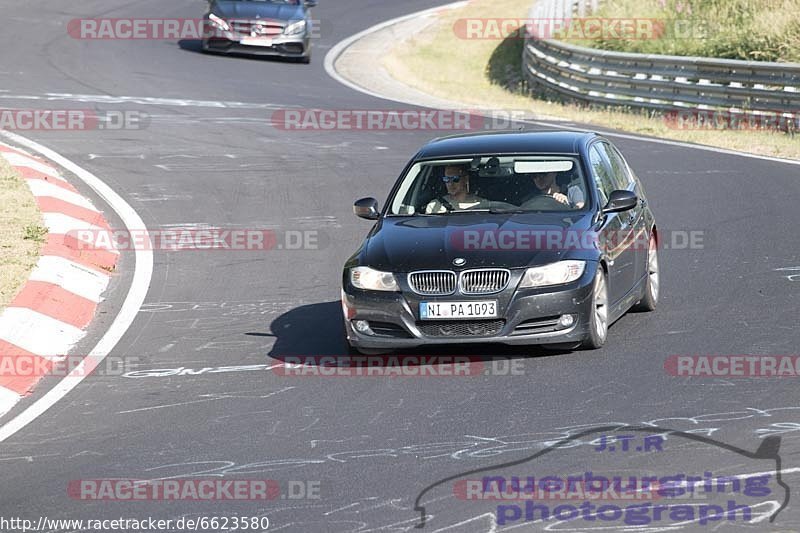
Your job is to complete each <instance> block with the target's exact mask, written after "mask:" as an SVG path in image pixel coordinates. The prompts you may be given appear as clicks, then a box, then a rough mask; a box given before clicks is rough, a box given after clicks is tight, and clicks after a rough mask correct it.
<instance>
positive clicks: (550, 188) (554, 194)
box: [523, 172, 585, 209]
mask: <svg viewBox="0 0 800 533" xmlns="http://www.w3.org/2000/svg"><path fill="white" fill-rule="evenodd" d="M557 174H558V173H557V172H539V173H536V174H534V175H533V183H534V185H536V190H535V191H534V193H533V194H532V195H531V196H530V197H528V198H527V199H526V200H525V202H523V204H524V203H526V202H529V201H531V200H533V199H534V198H536V197H538V196H549V197H550V198H552V199H553V200H555V201H556V202H558V203H560V204H564V205H567V206H570V207H575V208H577V209H580V208H581V207H583V205H584V203H585V199H584V197H583V191H581V190H580V188H579V187H570V188H569V190H568V191H567V194H564V193H562V192H561V188H560V187H559V186H558V184H557V183H556V175H557Z"/></svg>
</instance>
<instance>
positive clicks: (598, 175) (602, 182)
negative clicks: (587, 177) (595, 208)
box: [589, 144, 617, 205]
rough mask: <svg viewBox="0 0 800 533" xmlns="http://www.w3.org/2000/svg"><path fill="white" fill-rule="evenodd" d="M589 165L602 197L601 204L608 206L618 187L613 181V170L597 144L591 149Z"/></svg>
mask: <svg viewBox="0 0 800 533" xmlns="http://www.w3.org/2000/svg"><path fill="white" fill-rule="evenodd" d="M589 165H590V166H591V167H592V178H593V179H594V183H595V186H596V187H597V192H598V194H599V195H600V204H601V205H606V204H607V203H608V197H609V196H610V195H611V192H612V191H613V190H615V189H616V188H617V187H616V186H615V185H614V180H613V179H612V174H611V168H610V167H609V165H608V162H607V161H606V160H605V158H604V157H603V156H602V155H601V154H600V150H599V149H598V148H597V145H596V144H595V145H592V147H591V148H589Z"/></svg>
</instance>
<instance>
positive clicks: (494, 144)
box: [415, 131, 597, 159]
mask: <svg viewBox="0 0 800 533" xmlns="http://www.w3.org/2000/svg"><path fill="white" fill-rule="evenodd" d="M595 138H597V134H596V133H593V132H589V133H586V132H575V131H553V132H549V131H548V132H532V131H514V132H507V131H506V132H480V133H468V134H464V135H451V136H448V137H441V138H438V139H434V140H432V141H430V142H429V143H428V144H426V145H425V146H423V147H422V148H421V149H420V150H419V152H417V155H416V158H415V159H429V158H434V157H448V156H459V155H477V154H492V155H500V154H515V153H526V154H531V153H542V154H577V153H580V151H579V148H580V147H581V146H582V145H585V144H587V143H588V142H589V141H591V140H592V139H595Z"/></svg>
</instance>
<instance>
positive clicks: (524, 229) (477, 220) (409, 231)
mask: <svg viewBox="0 0 800 533" xmlns="http://www.w3.org/2000/svg"><path fill="white" fill-rule="evenodd" d="M590 225H591V216H590V215H586V214H583V215H581V216H569V215H566V216H565V215H564V213H560V214H558V215H555V214H554V215H549V214H548V215H542V214H541V213H531V214H514V215H492V214H488V213H486V214H485V216H484V215H483V214H481V215H478V214H475V215H449V216H433V217H424V216H416V217H400V218H393V217H389V218H383V219H382V220H381V221H380V222H379V223H378V224H377V225H376V226H375V228H373V230H372V232H370V234H369V236H368V237H367V239H366V241H365V242H364V246H363V247H362V248H361V251H360V254H359V255H360V257H359V261H358V262H359V263H360V264H361V265H366V266H370V267H372V268H376V269H380V270H386V271H391V272H409V271H412V270H426V269H452V268H454V263H453V261H454V260H455V259H456V258H462V259H464V260H465V263H464V264H463V265H458V266H457V267H456V269H469V268H478V267H504V268H525V267H528V266H535V265H542V264H547V263H552V262H554V261H558V260H562V259H567V258H568V259H588V260H592V259H596V258H597V257H598V255H599V252H598V251H597V249H596V248H588V247H583V246H577V247H571V248H569V249H567V250H565V249H563V248H562V247H561V246H559V245H555V246H550V247H548V246H546V245H543V246H536V245H535V244H534V242H535V241H534V240H530V243H531V244H530V245H527V244H524V242H525V241H524V240H523V241H519V240H517V238H518V236H521V235H525V234H532V232H548V233H557V234H562V235H566V234H567V233H570V232H574V235H582V234H584V232H585V231H586V230H588V229H589V228H590ZM506 232H509V233H506ZM501 233H506V241H505V243H506V245H505V247H504V248H502V249H501V246H500V244H497V245H493V242H496V239H491V237H492V236H493V237H498V236H499V235H500V234H501ZM488 234H493V235H488ZM543 235H546V233H543ZM508 239H511V240H508ZM543 239H544V238H543ZM509 242H511V243H516V242H522V243H523V244H522V245H520V246H516V245H514V246H512V247H510V248H509V246H508V244H507V243H509ZM542 242H544V241H542Z"/></svg>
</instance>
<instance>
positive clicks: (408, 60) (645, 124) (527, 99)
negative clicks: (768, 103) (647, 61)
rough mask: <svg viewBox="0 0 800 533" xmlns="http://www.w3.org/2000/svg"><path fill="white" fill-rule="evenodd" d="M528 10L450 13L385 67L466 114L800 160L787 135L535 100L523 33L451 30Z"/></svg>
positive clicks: (515, 4)
mask: <svg viewBox="0 0 800 533" xmlns="http://www.w3.org/2000/svg"><path fill="white" fill-rule="evenodd" d="M530 6H531V0H493V1H491V0H472V1H471V2H470V3H469V4H467V5H466V6H464V7H462V8H459V9H455V10H450V11H445V12H443V13H441V14H440V15H439V20H438V21H437V23H436V24H434V25H432V26H431V27H429V28H428V29H427V30H425V31H424V32H422V33H420V34H418V35H417V36H414V37H412V38H410V39H407V40H405V41H403V42H400V43H399V44H398V45H397V46H395V47H394V49H393V50H392V51H391V52H390V53H389V54H388V55H387V56H386V57H385V58H384V65H383V66H384V67H385V68H386V69H387V71H388V72H389V73H390V74H391V75H392V76H393V77H394V78H396V79H398V80H403V82H404V83H406V84H408V85H411V86H412V87H415V88H417V89H419V90H421V91H424V92H426V93H428V94H431V95H433V96H437V97H439V98H444V99H448V100H453V101H456V102H459V103H460V104H463V105H464V106H465V107H469V106H482V107H486V106H491V107H492V108H493V109H498V110H500V109H505V110H525V111H528V112H531V113H534V114H537V115H542V116H554V117H560V118H562V119H565V120H567V121H573V122H580V123H588V124H594V125H597V126H600V127H604V128H613V129H617V130H622V131H627V132H631V133H637V134H642V135H651V136H655V137H660V138H664V139H673V140H677V141H684V142H692V143H698V144H705V145H709V146H716V147H719V148H727V149H731V150H739V151H743V152H750V153H755V154H760V155H768V156H776V157H785V158H792V159H800V139H798V137H797V136H792V135H789V134H786V133H781V132H772V131H737V130H724V129H709V130H705V129H702V130H701V129H675V127H674V125H672V123H671V122H670V121H668V120H665V119H664V117H663V116H661V115H660V114H657V113H652V112H647V111H636V110H627V111H626V110H624V109H620V108H617V109H615V108H592V107H585V106H579V105H574V104H563V103H559V102H556V101H550V100H546V99H541V98H535V97H531V96H530V91H529V89H528V86H527V82H526V81H525V80H524V79H523V77H522V49H523V45H524V43H523V41H522V39H520V38H518V37H517V35H518V33H519V32H510V33H509V37H507V38H506V39H505V40H503V41H498V40H492V39H484V40H476V39H473V40H465V39H463V38H460V37H458V36H457V35H456V32H454V31H453V26H454V24H455V22H456V20H458V19H460V18H497V17H512V18H525V17H526V16H527V14H528V10H529V9H530Z"/></svg>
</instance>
